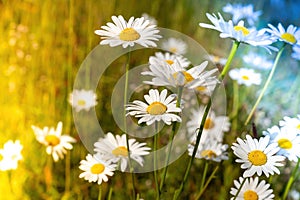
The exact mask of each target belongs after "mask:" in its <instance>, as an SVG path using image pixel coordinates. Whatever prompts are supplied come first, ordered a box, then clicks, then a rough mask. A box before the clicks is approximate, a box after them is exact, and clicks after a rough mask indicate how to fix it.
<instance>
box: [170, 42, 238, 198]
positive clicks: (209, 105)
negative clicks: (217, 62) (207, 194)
mask: <svg viewBox="0 0 300 200" xmlns="http://www.w3.org/2000/svg"><path fill="white" fill-rule="evenodd" d="M239 45H240V42H237V41H234V43H233V45H232V47H231V51H230V54H229V56H228V59H227V62H226V64H225V66H224V68H223V70H222V72H221V74H220V76H219V79H220V81H222V80H223V78H224V77H225V75H226V74H227V72H228V70H229V67H230V64H231V62H232V60H233V58H234V56H235V54H236V52H237V49H238V47H239ZM216 88H217V87H216ZM215 90H216V89H215ZM215 90H214V91H215ZM214 91H213V94H212V96H213V95H214ZM211 104H212V97H211V98H210V99H209V101H208V104H207V106H206V108H205V111H204V114H203V118H202V120H201V124H200V127H199V131H198V134H197V138H196V144H195V147H194V151H193V154H192V156H191V158H190V161H189V163H188V165H187V168H186V171H185V174H184V177H183V180H182V182H181V184H180V187H179V188H178V189H177V190H176V191H175V193H174V196H173V200H175V199H178V198H179V195H180V193H181V192H182V190H183V187H184V184H185V182H186V181H187V178H188V175H189V172H190V170H191V167H192V164H193V162H194V159H195V155H196V152H197V150H198V146H199V143H200V139H201V135H202V132H203V129H204V124H205V121H206V118H207V115H208V112H209V110H210V107H211Z"/></svg>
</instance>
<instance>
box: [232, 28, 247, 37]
mask: <svg viewBox="0 0 300 200" xmlns="http://www.w3.org/2000/svg"><path fill="white" fill-rule="evenodd" d="M233 29H234V30H235V31H237V32H239V31H242V33H243V35H244V36H247V35H249V33H250V31H249V30H248V29H247V28H246V27H244V26H234V27H233Z"/></svg>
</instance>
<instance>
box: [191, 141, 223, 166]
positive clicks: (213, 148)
mask: <svg viewBox="0 0 300 200" xmlns="http://www.w3.org/2000/svg"><path fill="white" fill-rule="evenodd" d="M194 148H195V146H194V145H192V144H189V146H188V152H189V156H192V155H193V151H194ZM227 149H228V145H227V144H222V143H220V142H217V141H216V140H213V139H209V140H208V141H206V142H205V143H204V144H202V145H199V147H198V149H197V152H196V156H195V157H196V158H199V159H202V158H204V159H206V160H212V161H215V162H221V161H222V160H228V155H227V152H226V150H227Z"/></svg>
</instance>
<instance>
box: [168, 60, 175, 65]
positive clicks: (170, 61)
mask: <svg viewBox="0 0 300 200" xmlns="http://www.w3.org/2000/svg"><path fill="white" fill-rule="evenodd" d="M166 62H167V63H168V64H169V65H172V64H173V63H174V61H173V60H166Z"/></svg>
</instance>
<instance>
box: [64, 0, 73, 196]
mask: <svg viewBox="0 0 300 200" xmlns="http://www.w3.org/2000/svg"><path fill="white" fill-rule="evenodd" d="M73 26H74V1H73V0H70V3H69V30H68V35H69V41H68V64H67V84H68V85H67V94H69V93H71V92H72V80H73V78H72V65H73V44H74V42H73V41H74V29H73ZM71 120H72V119H71V107H70V106H67V108H66V122H65V127H66V128H65V130H66V132H67V133H70V132H71ZM70 171H71V157H70V155H67V156H66V161H65V191H64V193H65V194H68V193H69V191H70V186H71V179H70V178H71V175H70V173H71V172H70Z"/></svg>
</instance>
